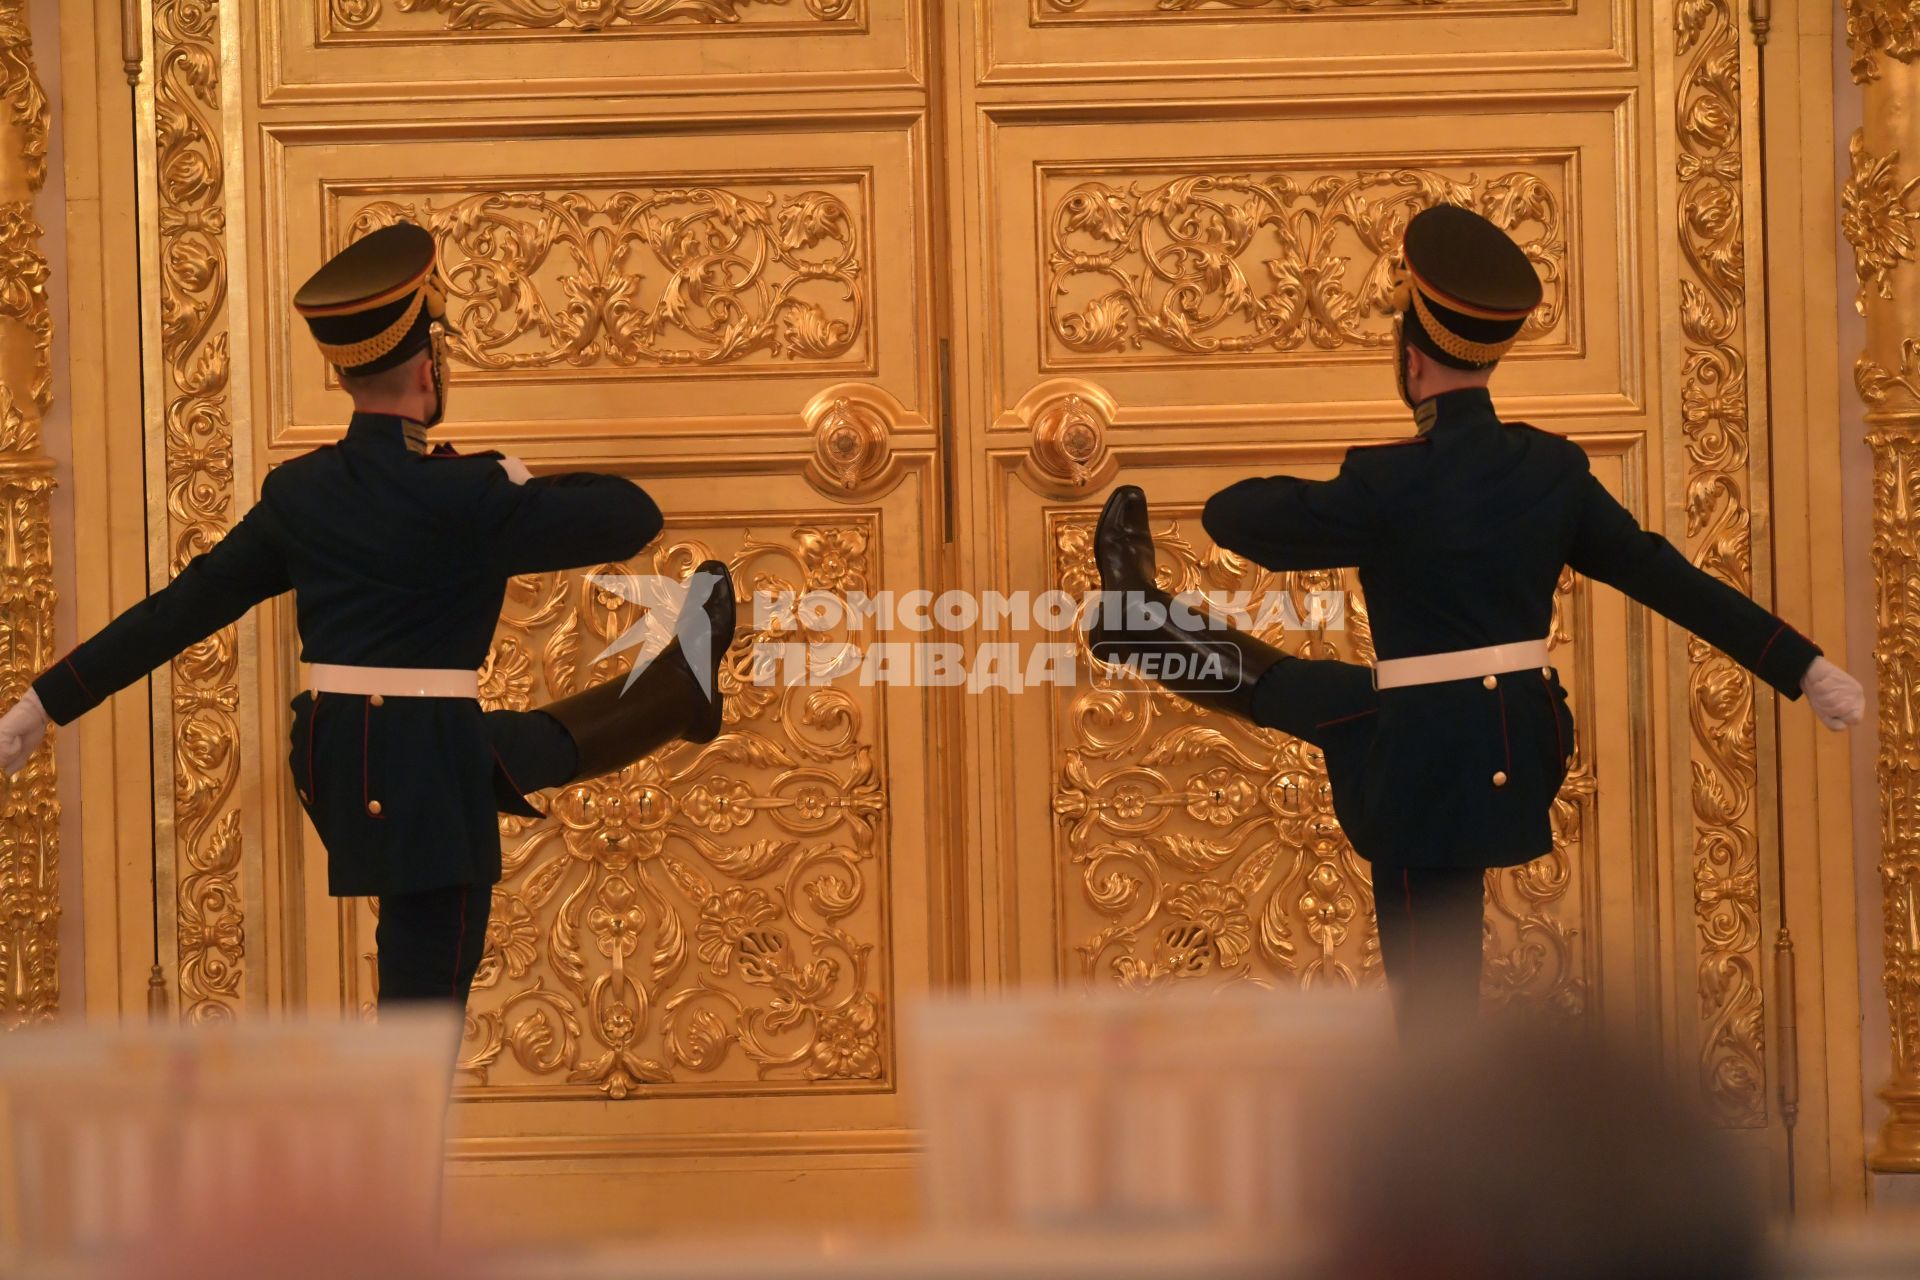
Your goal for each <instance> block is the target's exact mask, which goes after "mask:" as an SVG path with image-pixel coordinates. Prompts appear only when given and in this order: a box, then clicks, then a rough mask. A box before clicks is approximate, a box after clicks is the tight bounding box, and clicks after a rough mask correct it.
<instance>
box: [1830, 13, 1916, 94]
mask: <svg viewBox="0 0 1920 1280" xmlns="http://www.w3.org/2000/svg"><path fill="white" fill-rule="evenodd" d="M1847 48H1848V49H1850V50H1852V52H1853V79H1854V83H1855V84H1869V83H1871V82H1873V81H1875V80H1878V79H1879V78H1880V73H1881V66H1880V63H1879V62H1878V58H1880V57H1883V56H1884V57H1888V58H1892V59H1893V60H1894V61H1896V62H1901V63H1911V62H1912V61H1913V60H1914V58H1915V57H1916V56H1920V4H1915V3H1914V0H1847Z"/></svg>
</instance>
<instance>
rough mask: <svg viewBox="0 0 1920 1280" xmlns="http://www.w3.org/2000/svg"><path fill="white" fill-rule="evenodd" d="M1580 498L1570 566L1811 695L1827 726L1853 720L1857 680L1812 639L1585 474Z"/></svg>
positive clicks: (1787, 690)
mask: <svg viewBox="0 0 1920 1280" xmlns="http://www.w3.org/2000/svg"><path fill="white" fill-rule="evenodd" d="M1582 503H1583V505H1582V508H1581V511H1580V523H1579V526H1578V528H1577V530H1576V531H1575V535H1574V540H1573V546H1572V548H1571V550H1569V552H1568V553H1567V563H1568V564H1569V565H1570V566H1572V568H1573V569H1574V570H1575V571H1576V572H1579V573H1584V574H1586V575H1587V576H1588V577H1590V578H1594V579H1596V580H1598V581H1600V582H1604V583H1607V584H1608V585H1609V586H1613V587H1617V588H1619V589H1620V590H1621V591H1623V592H1625V593H1626V594H1627V595H1629V596H1632V597H1633V598H1634V599H1635V600H1638V601H1639V602H1640V603H1642V604H1644V605H1646V606H1647V607H1648V608H1650V609H1652V610H1654V611H1655V612H1657V613H1659V614H1662V615H1663V616H1665V617H1667V618H1669V619H1671V620H1672V621H1674V622H1676V623H1678V624H1679V625H1680V626H1683V627H1685V628H1686V629H1687V630H1688V631H1691V632H1693V634H1695V635H1697V636H1699V637H1700V638H1701V639H1702V640H1705V641H1707V642H1708V643H1709V644H1711V645H1713V646H1714V647H1715V648H1717V649H1720V650H1722V651H1723V652H1725V653H1726V654H1727V656H1729V657H1731V658H1732V659H1733V660H1734V661H1735V662H1738V663H1739V664H1740V665H1741V666H1743V667H1745V668H1747V670H1749V671H1751V672H1753V673H1754V674H1755V675H1757V676H1759V677H1760V678H1761V679H1762V680H1765V681H1766V682H1767V683H1768V684H1770V685H1772V686H1773V687H1774V688H1775V689H1778V690H1779V691H1780V692H1781V693H1784V694H1785V695H1786V696H1787V697H1789V698H1798V697H1799V696H1800V695H1801V693H1802V692H1803V691H1805V692H1810V693H1812V694H1813V698H1814V709H1815V711H1816V712H1819V713H1820V715H1821V718H1822V719H1823V720H1825V721H1827V723H1828V725H1829V727H1832V728H1838V727H1840V724H1851V723H1855V722H1857V721H1858V718H1859V700H1858V691H1859V685H1858V684H1857V683H1855V682H1854V681H1853V680H1852V678H1851V677H1849V676H1847V675H1846V673H1845V672H1843V671H1840V670H1839V669H1838V668H1837V667H1834V666H1833V664H1832V663H1829V662H1827V661H1826V660H1825V659H1823V658H1821V656H1820V649H1819V647H1818V646H1816V645H1815V644H1814V643H1813V641H1811V640H1809V639H1807V638H1806V637H1805V636H1803V635H1801V634H1800V633H1799V632H1798V631H1795V630H1794V629H1793V628H1792V627H1790V626H1788V625H1787V624H1786V623H1785V622H1782V621H1781V620H1780V619H1779V618H1777V617H1775V616H1774V615H1773V614H1771V613H1768V612H1767V611H1766V610H1765V609H1762V608H1761V607H1760V606H1759V605H1757V604H1755V603H1754V602H1753V601H1752V600H1750V599H1748V598H1747V597H1746V596H1745V595H1743V594H1742V593H1741V592H1739V591H1737V590H1735V589H1734V588H1733V587H1730V586H1728V585H1727V584H1726V583H1724V582H1722V581H1721V580H1720V579H1718V578H1716V577H1714V576H1713V575H1712V574H1709V573H1706V572H1705V571H1703V570H1701V569H1699V568H1696V567H1695V566H1694V565H1692V564H1690V563H1688V561H1687V559H1686V557H1685V556H1682V555H1681V554H1680V552H1679V551H1677V550H1676V549H1675V548H1674V546H1673V544H1672V543H1670V542H1668V541H1667V540H1666V539H1665V538H1663V537H1661V536H1660V535H1659V534H1657V533H1648V532H1647V531H1646V530H1645V529H1642V528H1641V527H1640V525H1639V522H1637V521H1636V520H1635V519H1634V518H1633V515H1632V513H1630V512H1629V511H1628V510H1627V509H1626V508H1625V507H1623V506H1621V505H1620V504H1619V503H1618V502H1616V501H1614V499H1613V495H1612V494H1609V493H1608V492H1607V491H1606V490H1605V489H1604V488H1602V487H1601V485H1600V482H1599V481H1598V480H1596V479H1594V478H1593V477H1592V476H1588V477H1587V489H1586V492H1585V494H1584V495H1583V498H1582ZM1827 673H1831V675H1828V674H1827ZM1816 674H1817V675H1820V676H1823V677H1826V681H1827V686H1826V690H1823V688H1822V687H1821V685H1822V682H1821V680H1819V679H1815V678H1813V677H1814V676H1815V675H1816ZM1832 676H1838V677H1839V680H1840V681H1841V682H1844V684H1847V685H1851V686H1852V690H1853V696H1852V714H1851V718H1849V717H1848V715H1847V714H1845V712H1846V710H1847V707H1846V705H1845V704H1846V703H1847V701H1848V699H1847V698H1846V697H1844V696H1842V695H1844V694H1845V692H1846V691H1845V690H1844V689H1842V688H1840V687H1839V686H1838V685H1837V684H1835V683H1833V681H1832ZM1827 690H1831V696H1830V695H1829V693H1828V692H1827ZM1835 720H1838V721H1839V723H1835Z"/></svg>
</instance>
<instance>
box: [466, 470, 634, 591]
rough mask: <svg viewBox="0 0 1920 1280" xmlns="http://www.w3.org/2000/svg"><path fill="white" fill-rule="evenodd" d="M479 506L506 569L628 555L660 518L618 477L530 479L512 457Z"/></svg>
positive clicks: (571, 565) (574, 564)
mask: <svg viewBox="0 0 1920 1280" xmlns="http://www.w3.org/2000/svg"><path fill="white" fill-rule="evenodd" d="M481 506H482V510H483V512H485V519H486V522H487V524H488V525H489V531H490V533H491V536H492V538H493V544H494V547H495V548H496V550H497V554H498V556H499V558H500V562H501V568H502V569H503V571H504V572H506V573H508V574H520V573H545V572H549V571H552V570H558V569H575V568H579V567H580V566H582V565H591V564H604V563H607V562H608V561H613V560H625V559H627V558H628V557H630V556H634V555H637V554H639V551H640V549H641V548H642V547H644V546H646V545H647V544H648V543H649V542H652V541H653V539H654V538H655V536H657V535H658V534H659V532H660V530H661V528H662V526H663V524H664V523H665V522H664V521H663V520H662V518H661V515H660V508H659V507H658V506H656V505H654V501H653V499H652V498H650V497H648V496H647V491H646V490H645V489H642V488H641V487H640V486H639V485H637V484H635V483H633V481H631V480H628V479H626V478H624V477H622V476H611V475H598V474H595V473H593V472H587V471H578V472H571V473H568V474H566V475H557V476H537V477H529V476H528V475H527V472H526V469H525V468H524V467H522V466H520V464H519V463H518V462H517V461H515V460H514V459H512V458H507V459H503V460H502V462H501V466H500V468H499V470H498V473H497V474H496V475H493V476H489V477H488V480H487V487H486V490H485V492H484V494H483V495H482V499H481Z"/></svg>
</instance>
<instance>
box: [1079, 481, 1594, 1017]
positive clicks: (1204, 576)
mask: <svg viewBox="0 0 1920 1280" xmlns="http://www.w3.org/2000/svg"><path fill="white" fill-rule="evenodd" d="M1049 533H1050V537H1049V539H1048V544H1049V547H1050V558H1051V561H1052V563H1051V572H1052V575H1053V576H1052V582H1053V583H1054V584H1055V585H1057V586H1058V587H1059V588H1060V589H1061V590H1063V591H1066V592H1067V593H1069V594H1073V595H1079V594H1082V593H1084V592H1086V591H1088V590H1091V589H1092V588H1093V587H1094V586H1095V585H1096V584H1097V581H1098V575H1097V573H1096V571H1095V569H1094V566H1093V550H1092V533H1093V522H1092V518H1091V516H1090V515H1089V514H1088V513H1085V512H1079V511H1074V512H1056V513H1054V514H1053V515H1052V516H1051V517H1050V520H1049ZM1154 542H1155V546H1156V547H1157V549H1158V551H1159V553H1160V572H1159V574H1158V580H1159V583H1160V585H1161V586H1163V587H1165V588H1166V589H1168V590H1170V591H1175V592H1182V591H1204V592H1208V593H1210V594H1211V593H1225V594H1226V595H1228V596H1232V595H1235V594H1237V593H1241V592H1246V593H1250V594H1249V597H1248V598H1250V599H1252V600H1255V601H1258V600H1261V599H1262V598H1263V597H1264V596H1265V594H1266V593H1268V592H1276V593H1284V595H1285V596H1286V598H1288V599H1289V600H1291V601H1292V602H1293V609H1294V617H1295V618H1297V619H1306V620H1309V622H1310V621H1311V619H1312V617H1313V608H1312V599H1313V597H1312V595H1311V594H1310V593H1317V592H1339V591H1344V592H1346V599H1347V601H1348V604H1347V606H1346V609H1345V613H1344V621H1345V629H1344V630H1340V629H1336V628H1330V627H1329V628H1322V627H1316V626H1311V625H1309V626H1306V627H1298V626H1296V627H1295V628H1293V629H1292V630H1291V631H1290V632H1288V633H1286V634H1273V633H1269V634H1268V635H1267V637H1266V638H1267V639H1269V640H1270V641H1271V642H1273V643H1277V644H1280V645H1282V646H1283V647H1285V648H1286V649H1287V650H1288V651H1289V652H1292V653H1295V654H1298V655H1299V656H1302V657H1313V658H1335V659H1343V660H1346V661H1357V662H1367V661H1371V658H1372V653H1373V647H1372V636H1371V632H1370V630H1369V628H1368V621H1367V612H1366V606H1365V603H1364V601H1363V600H1362V599H1361V598H1360V595H1359V592H1358V589H1357V583H1356V581H1355V580H1354V576H1353V575H1352V573H1351V572H1347V571H1341V572H1333V571H1318V572H1306V573H1290V574H1270V573H1266V572H1264V571H1262V570H1261V569H1259V568H1258V567H1257V566H1255V565H1253V564H1251V563H1250V562H1248V561H1246V560H1244V559H1242V558H1240V557H1238V556H1235V555H1233V554H1232V553H1230V552H1225V551H1222V550H1220V549H1218V548H1209V547H1202V546H1197V545H1195V544H1194V543H1193V542H1192V541H1190V540H1189V539H1188V538H1187V536H1186V535H1185V533H1184V532H1183V529H1182V525H1181V522H1180V521H1178V520H1175V521H1172V522H1169V523H1167V524H1165V525H1163V526H1162V527H1159V528H1156V529H1155V530H1154ZM1577 589H1578V588H1577V587H1576V584H1575V582H1574V579H1573V576H1572V575H1571V574H1568V575H1565V576H1564V577H1563V579H1562V582H1561V591H1560V595H1559V596H1558V597H1557V598H1556V613H1555V626H1554V632H1553V637H1552V639H1553V643H1554V645H1555V646H1556V647H1563V646H1571V645H1572V643H1573V636H1572V634H1571V630H1570V627H1569V624H1568V623H1567V621H1566V618H1567V616H1568V614H1569V613H1570V612H1571V610H1570V609H1569V608H1567V607H1566V606H1568V605H1570V604H1571V602H1572V600H1573V599H1574V593H1575V592H1576V590H1577ZM1256 607H1257V606H1256ZM1086 661H1087V663H1088V666H1089V669H1097V666H1096V664H1094V663H1093V660H1092V659H1091V658H1090V657H1089V658H1088V659H1087V660H1086ZM1062 697H1063V700H1064V703H1065V706H1064V714H1063V715H1062V717H1061V718H1060V720H1059V722H1058V723H1060V724H1061V725H1062V726H1064V729H1063V732H1064V733H1065V735H1066V736H1065V739H1064V740H1063V741H1061V742H1058V743H1056V744H1055V747H1056V751H1057V753H1058V756H1059V759H1060V762H1061V763H1060V766H1059V771H1058V773H1057V775H1056V777H1055V781H1054V787H1053V796H1052V806H1053V813H1054V817H1055V820H1056V831H1057V835H1056V857H1057V858H1058V860H1059V865H1060V867H1061V870H1062V873H1063V874H1062V894H1063V900H1062V902H1061V904H1060V907H1059V910H1060V913H1061V915H1060V918H1061V919H1062V920H1063V921H1064V922H1065V926H1066V931H1065V933H1064V934H1063V936H1062V940H1061V941H1062V944H1063V945H1064V946H1068V947H1071V951H1070V953H1069V957H1068V959H1069V964H1070V966H1071V967H1072V968H1073V969H1075V970H1077V971H1078V973H1079V975H1080V976H1081V977H1082V978H1083V979H1085V980H1086V981H1089V982H1110V983H1114V984H1116V985H1119V986H1122V987H1128V988H1152V987H1159V986H1164V985H1168V984H1171V983H1176V982H1183V981H1189V980H1195V979H1201V980H1205V981H1208V982H1215V983H1220V982H1225V983H1237V982H1250V983H1255V984H1259V985H1265V986H1285V987H1311V986H1316V985H1321V984H1329V983H1331V984H1335V985H1342V986H1356V985H1360V984H1362V983H1364V982H1369V981H1373V980H1375V979H1377V978H1378V976H1379V972H1380V950H1379V939H1378V936H1377V934H1376V933H1375V931H1374V930H1373V928H1372V927H1371V924H1370V922H1371V919H1372V888H1371V879H1370V874H1369V870H1368V867H1367V864H1366V862H1365V861H1364V860H1362V859H1361V858H1360V857H1359V856H1358V855H1357V854H1355V853H1354V851H1353V848H1352V846H1351V845H1349V844H1348V843H1347V839H1346V836H1345V835H1344V834H1343V833H1342V831H1341V830H1340V824H1339V821H1338V820H1337V819H1336V818H1335V816H1334V813H1333V801H1332V791H1331V787H1330V784H1329V782H1328V779H1327V772H1326V764H1325V760H1324V758H1323V757H1322V755H1321V753H1320V752H1319V750H1318V749H1317V748H1314V747H1312V746H1309V745H1308V744H1306V743H1305V742H1302V741H1300V740H1299V739H1297V738H1292V737H1288V736H1286V735H1284V734H1279V733H1273V732H1269V731H1265V730H1259V729H1255V728H1253V727H1252V726H1250V725H1248V724H1246V723H1244V722H1242V721H1240V720H1238V719H1234V718H1230V717H1225V716H1220V715H1216V714H1214V713H1212V712H1207V711H1203V710H1201V709H1199V708H1196V707H1193V706H1192V705H1190V704H1188V703H1187V702H1185V701H1184V700H1183V699H1180V698H1178V697H1176V696H1175V695H1173V694H1170V693H1167V692H1166V691H1164V690H1162V689H1159V688H1158V687H1155V686H1150V685H1148V684H1146V683H1144V682H1142V681H1140V680H1139V679H1138V678H1137V677H1135V676H1132V675H1130V674H1121V673H1117V672H1116V673H1112V674H1110V675H1109V676H1106V677H1103V678H1101V679H1098V680H1096V681H1095V683H1094V684H1093V687H1092V688H1090V689H1079V690H1073V691H1071V692H1070V693H1063V694H1062ZM1594 795H1595V784H1594V777H1593V772H1592V768H1591V766H1590V765H1589V764H1588V763H1587V762H1586V761H1585V760H1584V759H1582V758H1577V759H1576V761H1575V765H1574V768H1573V769H1572V770H1571V771H1570V772H1569V776H1568V778H1567V781H1566V784H1565V785H1564V787H1563V789H1562V791H1561V794H1560V796H1559V798H1558V799H1557V800H1556V802H1555V806H1554V820H1553V828H1554V837H1553V849H1552V851H1551V852H1550V853H1548V854H1546V855H1545V856H1543V857H1541V858H1538V859H1535V860H1534V861H1533V862H1530V863H1528V864H1526V865H1525V866H1522V867H1515V868H1511V869H1507V870H1503V871H1497V872H1490V873H1489V874H1488V892H1489V906H1490V909H1489V911H1488V915H1487V927H1488V930H1489V933H1490V939H1491V940H1490V943H1489V946H1488V948H1487V955H1488V959H1487V965H1486V969H1485V973H1484V990H1485V993H1486V995H1487V997H1488V999H1489V1000H1491V1001H1492V1002H1494V1003H1496V1004H1525V1005H1526V1006H1527V1007H1528V1008H1530V1009H1542V1010H1545V1011H1547V1012H1548V1013H1550V1014H1559V1015H1565V1016H1580V1015H1583V1014H1584V1013H1585V1012H1586V1009H1587V1004H1588V994H1587V993H1588V979H1587V977H1586V973H1587V967H1588V957H1587V954H1586V949H1585V947H1584V945H1583V943H1582V940H1581V934H1582V931H1583V930H1582V925H1581V921H1580V915H1579V912H1580V902H1581V894H1582V886H1581V885H1580V883H1579V880H1580V877H1579V875H1578V874H1577V869H1578V867H1579V865H1580V860H1579V859H1578V858H1577V857H1576V854H1577V852H1578V849H1579V845H1580V841H1581V839H1582V831H1583V830H1584V826H1585V819H1586V815H1587V813H1588V811H1589V810H1590V809H1591V806H1592V804H1593V802H1594Z"/></svg>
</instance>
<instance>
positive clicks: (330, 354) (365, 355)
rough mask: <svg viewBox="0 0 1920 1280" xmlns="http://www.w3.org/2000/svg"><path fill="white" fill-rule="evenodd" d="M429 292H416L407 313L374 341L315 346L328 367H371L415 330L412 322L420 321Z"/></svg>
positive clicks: (325, 343) (365, 340)
mask: <svg viewBox="0 0 1920 1280" xmlns="http://www.w3.org/2000/svg"><path fill="white" fill-rule="evenodd" d="M428 292H429V291H428V290H427V289H419V290H416V291H415V292H414V295H413V301H412V302H410V303H408V304H407V309H406V310H405V311H402V312H401V313H400V316H399V318H398V319H397V320H395V321H394V322H393V323H392V324H390V325H388V326H387V327H386V328H384V329H382V330H381V331H380V332H379V333H376V334H374V335H373V336H372V337H371V338H363V339H361V340H360V341H359V342H349V343H345V344H338V343H332V342H320V341H319V340H318V339H315V344H316V345H317V346H318V347H319V348H320V353H321V354H322V355H324V356H326V358H327V361H328V363H330V364H335V365H338V366H339V367H340V368H342V369H354V368H358V367H359V366H360V365H363V364H372V363H373V362H374V361H375V360H378V359H379V358H380V357H381V356H384V355H386V354H387V353H388V352H389V351H391V350H393V349H394V348H395V347H397V346H399V345H400V339H402V338H404V337H406V336H407V331H408V330H409V329H412V328H413V322H414V321H415V320H417V319H419V318H420V307H421V305H422V304H423V303H425V302H426V300H427V295H428Z"/></svg>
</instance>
